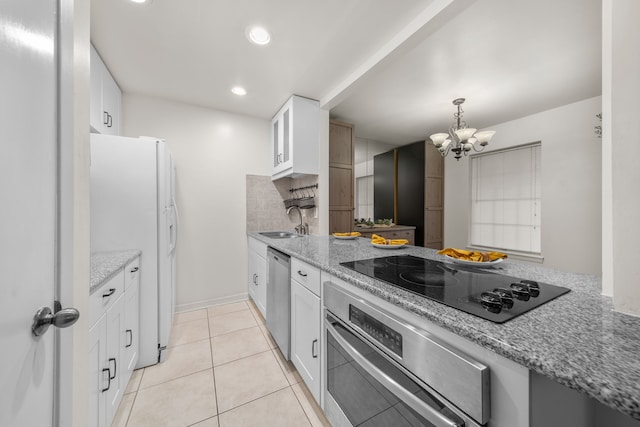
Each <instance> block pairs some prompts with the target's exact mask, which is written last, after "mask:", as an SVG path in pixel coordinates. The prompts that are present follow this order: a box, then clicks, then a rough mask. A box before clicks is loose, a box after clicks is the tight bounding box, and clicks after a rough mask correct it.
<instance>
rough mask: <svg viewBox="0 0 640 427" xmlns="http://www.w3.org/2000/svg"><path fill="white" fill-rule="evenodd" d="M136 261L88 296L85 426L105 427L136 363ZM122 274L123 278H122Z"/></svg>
mask: <svg viewBox="0 0 640 427" xmlns="http://www.w3.org/2000/svg"><path fill="white" fill-rule="evenodd" d="M139 265H140V264H139V258H136V259H135V260H134V261H132V262H130V263H129V264H127V266H126V267H125V268H124V271H120V272H119V273H118V274H116V275H115V276H114V277H113V278H111V279H109V280H108V281H107V282H106V283H105V284H104V285H103V286H101V287H100V288H99V289H97V290H96V291H95V293H93V294H91V296H90V297H89V298H90V306H91V307H92V309H93V310H92V311H91V312H90V313H89V317H90V318H91V319H92V320H93V319H97V320H95V321H94V322H93V324H92V325H91V326H90V328H89V426H91V427H109V426H110V425H111V421H112V420H113V418H114V416H115V414H116V411H117V410H118V406H119V405H120V401H121V400H122V396H123V394H124V392H125V390H126V388H127V384H128V383H129V379H130V378H131V375H132V373H133V370H134V368H135V366H136V363H137V361H138V348H139V345H138V343H139V337H138V333H139V326H140V315H139V313H140V308H139V304H140V297H139V295H140V280H139V273H138V270H139ZM125 273H126V276H125Z"/></svg>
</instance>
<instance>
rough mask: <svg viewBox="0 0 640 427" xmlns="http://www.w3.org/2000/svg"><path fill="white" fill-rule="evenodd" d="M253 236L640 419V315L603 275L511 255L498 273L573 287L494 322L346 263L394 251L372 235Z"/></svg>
mask: <svg viewBox="0 0 640 427" xmlns="http://www.w3.org/2000/svg"><path fill="white" fill-rule="evenodd" d="M248 236H249V237H253V238H255V239H257V240H259V241H261V242H263V243H266V244H267V245H269V246H271V247H274V248H276V249H278V250H280V251H282V252H284V253H286V254H288V255H291V256H293V257H296V258H298V259H300V260H302V261H305V262H307V263H309V264H311V265H314V266H316V267H318V268H320V269H322V270H324V271H326V272H328V273H330V274H332V275H335V276H336V277H338V278H340V279H342V280H344V281H346V282H348V283H349V284H352V285H354V286H356V287H358V288H360V289H363V290H365V291H367V292H369V293H371V294H372V295H374V296H377V297H379V298H382V299H383V300H386V301H388V302H390V303H392V304H395V305H397V306H399V307H402V308H404V309H406V310H408V311H409V312H411V313H413V314H414V315H417V316H418V317H421V318H424V319H426V320H428V321H431V322H432V323H435V324H437V325H439V326H441V327H444V328H445V329H447V330H449V331H451V332H453V333H455V334H457V335H459V336H461V337H463V338H466V339H468V340H470V341H472V342H475V343H477V344H479V345H481V346H482V347H484V348H487V349H490V350H492V351H494V352H495V353H497V354H499V355H501V356H503V357H505V358H507V359H509V360H512V361H514V362H516V363H518V364H520V365H522V366H524V367H526V368H528V369H530V370H531V371H534V372H536V373H538V374H541V375H544V376H546V377H548V378H550V379H552V380H554V381H556V382H558V383H560V384H562V385H564V386H567V387H569V388H571V389H574V390H577V391H579V392H582V393H585V394H586V395H588V396H590V397H592V398H594V399H596V400H598V401H599V402H601V403H603V404H604V405H606V406H608V407H610V408H613V409H615V410H618V411H620V412H623V413H625V414H627V415H630V416H631V417H632V418H635V419H637V420H640V388H639V387H637V384H639V383H640V361H639V360H638V359H640V357H638V356H639V355H640V318H638V317H634V316H629V315H625V314H622V313H618V312H615V311H613V303H612V299H611V298H610V297H607V296H603V295H601V280H600V278H599V277H597V276H592V275H587V274H580V273H570V272H563V271H559V270H554V269H551V268H547V267H542V266H536V265H531V264H526V263H522V262H518V261H514V260H507V261H505V262H503V263H502V264H501V265H500V268H498V269H495V272H496V273H498V274H507V275H510V276H515V277H519V278H525V279H531V280H538V281H540V282H545V283H550V284H555V285H559V286H565V287H567V288H569V289H571V292H569V293H568V294H566V295H564V296H561V297H559V298H557V299H555V300H552V301H550V302H548V303H546V304H544V305H542V306H540V307H538V308H536V309H534V310H532V311H530V312H528V313H525V314H523V315H521V316H518V317H516V318H514V319H512V320H510V321H508V322H506V323H504V324H495V323H493V322H490V321H487V320H483V319H480V318H477V317H475V316H472V315H470V314H467V313H464V312H461V311H459V310H456V309H453V308H450V307H448V306H445V305H443V304H440V303H437V302H434V301H431V300H428V299H425V298H422V297H417V296H415V295H413V294H410V293H409V292H407V291H404V290H402V289H399V288H396V287H393V286H391V285H388V284H386V283H385V282H382V281H379V280H376V279H373V278H370V277H367V276H365V275H362V274H360V273H357V272H354V271H352V270H349V269H347V268H345V267H342V266H340V264H339V263H340V262H344V261H352V260H355V259H366V258H371V257H375V256H386V255H389V254H390V253H389V251H388V250H384V249H376V248H373V247H372V246H371V245H370V244H369V239H366V238H359V239H354V240H336V239H334V238H333V237H331V236H304V237H300V238H294V239H270V238H267V237H265V236H262V235H260V234H259V233H254V232H250V233H248ZM393 254H395V255H397V254H410V255H415V256H421V257H424V258H429V259H434V260H438V261H446V259H445V258H444V257H443V256H441V255H438V254H437V252H436V251H435V250H433V249H427V248H422V247H415V246H407V247H405V248H402V249H398V250H394V251H393ZM540 331H544V333H540Z"/></svg>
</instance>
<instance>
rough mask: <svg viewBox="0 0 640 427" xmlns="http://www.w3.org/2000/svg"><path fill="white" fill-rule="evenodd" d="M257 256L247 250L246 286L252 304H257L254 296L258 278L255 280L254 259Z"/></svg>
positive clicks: (256, 298)
mask: <svg viewBox="0 0 640 427" xmlns="http://www.w3.org/2000/svg"><path fill="white" fill-rule="evenodd" d="M257 256H258V254H256V253H255V251H252V250H251V249H249V259H248V271H247V273H248V278H249V282H248V285H247V290H248V291H249V296H250V297H251V299H252V300H253V302H255V303H256V305H257V304H258V302H257V300H258V297H257V295H256V288H257V287H258V278H257V267H256V262H257V260H256V257H257Z"/></svg>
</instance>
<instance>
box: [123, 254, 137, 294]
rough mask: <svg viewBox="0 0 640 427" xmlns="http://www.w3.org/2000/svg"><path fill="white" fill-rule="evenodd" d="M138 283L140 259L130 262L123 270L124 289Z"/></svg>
mask: <svg viewBox="0 0 640 427" xmlns="http://www.w3.org/2000/svg"><path fill="white" fill-rule="evenodd" d="M136 283H140V257H138V258H136V259H134V260H133V261H131V262H130V263H129V264H127V266H126V267H125V268H124V288H125V289H128V288H129V286H131V285H133V284H136Z"/></svg>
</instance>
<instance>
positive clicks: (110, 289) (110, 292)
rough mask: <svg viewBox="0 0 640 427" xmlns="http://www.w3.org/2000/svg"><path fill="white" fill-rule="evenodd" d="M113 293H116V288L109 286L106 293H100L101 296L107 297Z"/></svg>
mask: <svg viewBox="0 0 640 427" xmlns="http://www.w3.org/2000/svg"><path fill="white" fill-rule="evenodd" d="M115 293H116V288H109V292H107V293H106V294H102V298H108V297H110V296H111V295H113V294H115Z"/></svg>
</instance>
